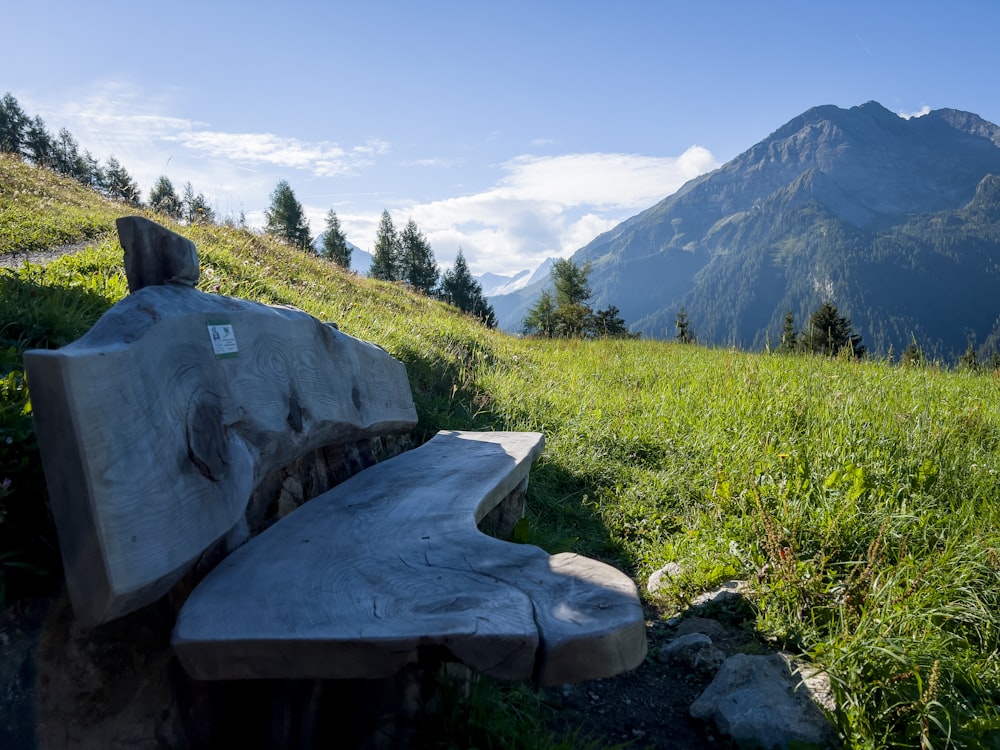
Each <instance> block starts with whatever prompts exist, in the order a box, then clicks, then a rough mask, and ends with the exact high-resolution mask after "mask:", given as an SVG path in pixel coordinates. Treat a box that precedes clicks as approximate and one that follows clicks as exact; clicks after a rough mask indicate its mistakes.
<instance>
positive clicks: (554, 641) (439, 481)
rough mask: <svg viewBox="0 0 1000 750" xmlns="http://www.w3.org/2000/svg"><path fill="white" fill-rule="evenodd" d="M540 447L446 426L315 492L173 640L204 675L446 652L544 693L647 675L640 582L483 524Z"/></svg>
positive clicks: (258, 674) (379, 672)
mask: <svg viewBox="0 0 1000 750" xmlns="http://www.w3.org/2000/svg"><path fill="white" fill-rule="evenodd" d="M542 443H543V440H542V436H541V435H540V434H538V433H518V432H441V433H438V435H437V436H436V437H434V438H433V439H432V440H431V441H429V442H428V443H425V444H424V445H423V446H421V447H419V448H417V449H415V450H411V451H407V452H405V453H403V454H402V455H399V456H397V457H395V458H392V459H389V460H388V461H385V462H382V463H380V464H378V465H376V466H374V467H372V468H370V469H367V470H365V471H362V472H361V473H360V474H357V475H355V476H354V477H352V478H351V479H349V480H348V481H346V482H344V483H343V484H340V485H338V486H336V487H334V488H333V489H331V490H329V491H328V492H326V493H324V494H322V495H320V496H319V497H317V498H314V499H313V500H312V501H310V502H309V503H307V504H306V505H304V506H302V507H301V508H299V509H298V510H296V511H294V512H293V513H292V514H290V515H289V516H287V517H285V518H284V519H282V520H281V521H279V522H278V523H277V524H275V525H274V526H272V527H271V528H269V529H268V530H267V531H265V532H264V533H262V534H261V535H260V536H258V537H256V538H254V539H253V540H251V541H250V542H249V543H248V544H246V545H245V546H243V547H242V548H240V549H238V550H236V551H235V552H233V553H232V554H231V555H229V556H228V557H227V558H226V559H225V560H224V561H223V562H222V563H221V564H220V565H219V566H218V567H216V568H215V569H214V570H213V571H212V573H211V574H209V576H208V577H207V578H206V579H205V580H204V581H202V583H201V584H200V585H199V586H198V588H197V589H196V590H195V591H194V593H193V594H192V595H191V596H190V598H189V599H188V600H187V603H186V604H185V605H184V608H183V609H182V610H181V613H180V615H179V617H178V620H177V624H176V627H175V630H174V638H173V643H174V650H175V652H176V653H177V655H178V657H179V658H180V660H181V662H182V664H183V665H184V666H185V668H186V670H187V671H188V673H189V674H191V675H192V676H194V677H196V678H201V679H232V678H291V677H295V678H301V677H311V678H330V677H336V678H360V677H367V678H378V677H388V676H391V675H393V674H395V673H397V672H398V671H399V670H400V669H401V668H402V667H403V666H404V665H406V664H408V663H415V662H416V661H417V660H418V657H419V652H420V650H421V648H424V647H436V648H439V649H443V650H444V651H446V652H447V653H448V656H449V657H450V658H452V659H454V660H456V661H459V662H461V663H463V664H465V665H466V666H468V667H470V668H472V669H474V670H476V671H477V672H481V673H483V674H487V675H490V676H493V677H497V678H502V679H535V680H536V681H538V682H540V683H542V684H557V683H565V682H574V681H577V680H580V679H591V678H596V677H605V676H608V675H612V674H617V673H619V672H622V671H624V670H626V669H630V668H632V667H634V666H636V665H637V664H638V663H639V662H641V660H642V658H643V657H644V656H645V624H644V621H643V619H642V611H641V608H640V606H639V602H638V597H637V596H636V593H635V587H634V585H633V584H632V582H631V580H630V579H629V578H628V577H627V576H625V575H624V574H622V573H621V572H619V571H618V570H616V569H614V568H612V567H610V566H608V565H605V564H603V563H599V562H596V561H594V560H589V559H587V558H584V557H581V556H579V555H573V554H562V555H555V556H552V557H550V556H549V555H548V554H547V553H546V552H544V551H543V550H541V549H539V548H538V547H534V546H530V545H518V544H511V543H509V542H504V541H500V540H498V539H493V538H491V537H488V536H486V535H484V534H483V533H482V532H481V531H479V530H478V528H477V526H476V523H477V521H478V520H480V519H481V518H482V517H483V516H485V515H486V513H487V512H489V510H491V509H492V508H493V507H494V506H495V505H496V504H497V503H499V502H500V501H501V500H502V499H503V498H504V497H506V496H507V495H509V494H510V492H511V491H513V490H514V489H515V488H516V487H517V485H518V484H520V483H522V482H523V481H524V480H526V478H527V474H528V469H529V468H530V466H531V463H532V461H533V460H534V458H535V456H536V455H538V453H539V452H540V451H541V448H542Z"/></svg>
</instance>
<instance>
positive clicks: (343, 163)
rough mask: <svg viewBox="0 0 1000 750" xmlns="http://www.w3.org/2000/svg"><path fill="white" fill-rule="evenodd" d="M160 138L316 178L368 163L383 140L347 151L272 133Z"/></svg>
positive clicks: (202, 132) (221, 156)
mask: <svg viewBox="0 0 1000 750" xmlns="http://www.w3.org/2000/svg"><path fill="white" fill-rule="evenodd" d="M163 140H166V141H171V142H175V143H178V144H180V145H181V146H183V147H184V148H187V149H190V150H192V151H196V152H202V153H204V154H207V155H208V156H211V157H213V158H216V159H224V160H228V161H233V162H241V163H244V164H248V165H261V164H263V165H268V166H272V167H289V168H291V169H301V170H304V171H308V172H311V173H312V174H314V175H315V176H317V177H343V176H345V175H350V174H355V173H357V171H358V170H359V169H360V168H362V167H365V166H368V165H370V164H372V161H373V160H372V157H373V156H375V155H378V154H382V153H385V152H386V151H387V150H388V145H387V144H386V143H385V142H384V141H369V142H367V143H365V144H363V145H361V146H356V147H355V148H353V149H351V150H349V151H348V150H346V149H344V148H342V147H341V146H339V145H337V144H335V143H330V142H328V141H319V142H307V141H301V140H299V139H297V138H288V137H283V136H279V135H274V134H273V133H221V132H217V131H211V130H190V131H187V132H183V133H178V134H176V135H168V136H163Z"/></svg>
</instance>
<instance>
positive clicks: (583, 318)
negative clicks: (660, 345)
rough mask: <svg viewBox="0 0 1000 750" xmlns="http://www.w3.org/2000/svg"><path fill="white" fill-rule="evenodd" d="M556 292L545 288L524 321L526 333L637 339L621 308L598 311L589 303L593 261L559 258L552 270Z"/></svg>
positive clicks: (550, 335) (567, 336)
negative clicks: (595, 311)
mask: <svg viewBox="0 0 1000 750" xmlns="http://www.w3.org/2000/svg"><path fill="white" fill-rule="evenodd" d="M549 273H550V275H551V277H552V283H553V288H554V292H555V293H554V294H553V293H551V292H549V291H548V290H545V291H543V292H542V295H541V297H539V299H538V302H537V303H536V304H535V305H534V306H533V307H532V308H531V309H529V310H528V315H527V317H526V318H525V319H524V322H523V323H522V324H521V326H522V331H523V332H524V333H525V334H526V335H534V336H545V337H552V336H558V337H563V338H574V337H580V338H593V337H618V338H635V337H636V336H635V334H632V333H631V332H630V331H629V330H628V328H627V327H626V326H625V321H624V320H622V318H621V316H620V315H619V311H618V308H617V307H615V306H614V305H611V306H610V307H608V308H607V309H605V310H600V311H599V312H597V313H596V314H595V313H594V310H593V308H592V307H591V306H590V304H589V303H590V297H591V295H592V291H591V288H590V281H589V276H590V264H589V263H584V264H583V265H582V266H578V265H576V264H575V263H574V262H573V261H572V260H557V261H556V262H555V263H553V264H552V269H551V270H550V271H549Z"/></svg>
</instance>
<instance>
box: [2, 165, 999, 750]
mask: <svg viewBox="0 0 1000 750" xmlns="http://www.w3.org/2000/svg"><path fill="white" fill-rule="evenodd" d="M19 179H23V180H27V181H28V182H29V183H30V182H31V181H32V180H35V181H42V182H44V181H45V180H47V179H49V178H47V177H44V176H39V175H34V176H31V177H30V179H29V178H28V177H21V178H19ZM46 184H47V183H46ZM44 190H48V191H49V192H54V191H55V190H56V188H55V187H51V186H50V187H44ZM30 192H31V191H30V190H28V191H25V192H24V193H21V194H22V195H27V194H29V193H30ZM92 200H93V201H94V204H93V205H92V206H89V205H88V204H84V205H83V207H82V208H75V209H73V210H74V211H78V212H80V213H79V215H78V218H77V219H76V220H74V221H75V223H73V224H72V226H73V227H74V228H73V229H72V230H70V229H66V230H62V229H60V230H59V231H58V232H55V230H51V231H53V232H54V233H55V234H58V236H59V237H60V240H59V241H60V242H62V241H79V240H80V239H81V238H83V239H86V237H87V236H88V235H87V232H88V231H89V230H88V229H87V227H88V226H90V222H94V223H96V224H99V225H100V226H105V224H102V223H101V222H105V221H106V219H105V218H101V217H104V216H105V214H104V212H106V211H108V210H109V204H107V203H106V202H103V201H99V200H98V199H96V198H93V199H92ZM14 204H15V205H17V206H22V204H21V203H18V202H17V201H16V200H15V201H14ZM112 209H113V207H112ZM60 210H61V209H60ZM60 210H56V209H53V213H52V216H53V218H52V223H53V225H60V226H61V222H63V219H61V218H59V217H60V216H61V213H60ZM18 215H21V214H18ZM46 215H47V213H46V212H43V213H42V214H41V217H42V218H40V219H36V220H35V223H36V225H41V226H42V229H40V230H38V231H37V232H36V230H34V229H30V228H19V227H21V224H19V223H18V222H13V223H11V224H7V223H6V222H5V223H4V228H3V229H2V230H0V232H4V233H6V234H7V235H9V236H8V237H7V239H5V240H4V242H7V243H8V244H9V245H10V246H11V247H14V246H18V245H19V243H21V242H22V239H20V238H19V237H20V235H19V234H18V233H23V234H24V238H25V239H23V241H24V242H28V243H30V242H34V241H35V240H34V239H32V237H34V236H36V235H38V236H42V235H45V233H46V232H48V231H50V230H48V229H45V228H44V225H45V222H46V220H45V218H44V217H45V216H46ZM3 216H4V217H6V214H3ZM178 230H179V231H182V232H183V233H185V234H187V235H188V236H189V237H191V239H193V240H194V242H195V243H196V245H197V247H198V248H199V255H200V258H201V263H202V281H201V284H200V286H201V288H202V289H204V290H205V291H209V292H219V293H223V294H232V295H237V296H241V297H247V298H251V299H258V300H261V301H264V302H269V303H280V304H292V305H295V306H297V307H300V308H302V309H304V310H306V311H308V312H310V313H312V314H314V315H316V316H317V317H319V318H320V319H323V320H330V321H336V322H337V323H338V324H339V325H340V327H341V329H342V330H344V331H345V332H347V333H349V334H352V335H355V336H358V337H360V338H363V339H366V340H369V341H373V342H375V343H377V344H379V345H381V346H383V347H384V348H385V349H387V350H388V351H389V352H390V353H392V354H393V355H394V356H396V357H397V358H399V359H400V360H402V361H403V362H404V363H405V364H406V367H407V370H408V373H409V376H410V381H411V385H412V388H413V391H414V397H415V400H416V403H417V407H418V414H419V420H420V422H419V424H418V427H417V438H418V439H423V438H425V437H429V436H430V435H431V434H433V432H434V431H436V430H438V429H442V428H473V429H515V430H519V429H530V430H541V431H543V432H545V434H546V450H545V453H544V454H543V456H542V457H541V459H540V461H539V462H538V464H537V465H536V467H535V469H534V470H533V472H532V479H531V484H530V486H529V519H528V520H529V529H528V537H529V539H530V540H531V541H533V542H535V543H538V544H540V545H541V546H543V547H545V548H547V549H549V550H551V551H557V550H564V549H565V550H575V551H579V552H581V553H584V554H588V555H591V556H596V557H600V558H602V559H605V560H608V561H611V562H614V563H616V564H618V565H620V566H622V567H623V568H624V569H625V570H627V571H628V572H629V573H630V574H632V575H633V576H634V577H635V579H636V580H637V582H639V583H640V589H642V588H643V587H642V586H641V583H642V582H643V581H644V579H645V578H646V576H648V575H649V574H650V573H651V572H652V571H653V570H655V569H657V568H658V567H660V566H662V565H663V564H665V563H667V562H679V563H680V564H681V569H682V572H681V573H680V574H679V575H677V576H675V577H674V578H673V580H672V587H671V588H670V589H669V590H668V591H665V592H663V593H661V594H660V595H658V596H657V597H656V600H655V603H656V604H658V605H659V606H660V607H661V608H662V611H663V613H664V615H665V616H669V615H671V614H673V613H674V612H676V611H679V610H681V609H682V608H683V606H684V603H685V602H686V601H688V600H689V599H690V597H692V596H693V595H694V594H696V593H698V592H700V591H701V590H703V589H705V588H706V587H708V586H711V585H713V584H716V583H718V582H720V581H723V580H725V579H728V578H731V577H739V578H742V579H744V580H746V581H748V582H749V584H750V587H751V598H752V603H753V613H754V616H755V619H754V622H753V625H754V627H756V629H757V631H758V633H759V635H760V637H761V638H762V639H764V640H766V641H770V642H773V643H774V644H776V645H783V646H785V647H788V648H791V649H794V650H796V651H798V652H800V653H801V654H803V655H804V656H805V657H806V658H808V659H811V660H812V661H814V662H815V663H816V664H817V665H819V666H820V667H822V668H823V669H825V670H826V671H827V672H828V673H829V675H830V677H831V679H832V683H833V686H834V689H835V692H836V695H837V699H838V704H839V709H838V712H837V715H836V720H837V722H838V724H839V726H840V728H841V731H842V733H843V735H844V737H845V739H846V741H847V744H848V745H849V746H851V747H858V748H861V747H989V746H997V747H1000V739H998V738H1000V716H998V710H997V705H998V701H1000V667H998V662H1000V659H998V656H1000V655H998V647H1000V639H998V618H1000V601H998V598H1000V593H998V592H1000V580H998V578H1000V574H998V570H1000V530H998V529H1000V527H998V502H1000V501H998V497H1000V474H998V472H1000V398H998V396H1000V380H998V376H996V375H992V374H975V373H954V372H948V371H943V370H938V369H933V368H900V367H897V366H893V365H891V364H889V363H886V362H861V363H857V362H853V361H840V360H831V359H826V358H818V357H813V356H794V355H768V354H750V353H743V352H737V351H728V350H710V349H704V348H700V347H695V346H689V345H679V344H674V343H663V342H651V341H629V342H622V341H590V342H581V341H528V340H521V339H516V338H512V337H508V336H505V335H503V334H501V333H497V332H494V331H487V330H485V329H483V328H482V327H481V326H479V325H477V324H476V323H475V322H474V321H473V320H471V319H470V318H468V317H466V316H463V315H460V314H458V313H457V312H456V311H454V310H452V309H450V308H448V307H446V306H445V305H443V304H441V303H438V302H435V301H432V300H429V299H427V298H425V297H420V296H418V295H414V294H411V293H410V292H408V291H406V290H405V289H403V288H401V287H399V286H396V285H392V284H385V283H381V282H376V281H371V280H368V279H362V278H358V277H355V276H353V275H352V274H349V273H346V272H343V271H341V270H340V269H338V268H336V267H335V266H333V265H331V264H329V263H326V262H324V261H321V260H318V259H315V258H310V257H307V256H306V255H304V254H302V253H300V252H297V251H294V250H289V249H287V248H284V247H281V246H280V245H276V244H274V243H272V242H270V241H269V240H266V239H265V238H262V237H259V236H256V235H254V234H252V233H249V232H245V231H240V230H235V229H229V228H224V227H214V226H208V227H182V228H178ZM32 233H34V234H32ZM46 236H47V235H46ZM48 241H49V240H46V242H48ZM92 242H93V247H92V248H91V249H89V250H87V251H85V252H84V253H81V254H79V255H75V256H73V257H70V258H65V259H63V260H61V261H59V262H56V263H53V264H52V265H49V266H46V267H44V268H38V269H22V270H21V271H18V272H16V273H13V272H8V275H7V276H6V277H5V283H9V284H10V285H11V286H10V288H11V289H16V290H18V293H19V294H22V296H21V297H19V298H17V299H18V300H20V301H13V302H11V303H10V304H4V303H6V301H7V296H8V291H7V288H6V287H5V290H4V293H3V295H0V305H2V307H0V310H2V314H3V316H4V317H3V319H2V322H0V325H2V326H3V328H0V331H3V332H4V333H3V335H4V336H5V338H4V341H3V343H2V346H0V349H2V350H3V351H4V352H6V354H5V355H4V358H3V360H2V364H3V369H2V370H0V377H2V378H7V379H8V380H9V381H10V385H9V387H8V388H6V390H3V391H0V404H2V405H3V408H4V411H0V415H4V416H3V417H2V419H0V430H4V432H0V438H3V437H5V436H6V437H12V438H13V437H14V436H17V437H16V440H14V439H12V443H11V444H7V445H11V446H12V447H11V448H10V450H8V453H7V454H5V460H6V461H7V463H5V464H4V465H5V466H12V465H13V463H18V465H21V466H34V465H37V455H36V454H35V453H34V452H33V448H32V447H31V438H30V418H29V416H28V415H29V414H30V404H29V403H28V401H27V391H26V390H25V389H24V384H23V377H22V376H21V375H20V371H19V353H20V351H22V350H23V349H24V348H25V347H27V346H54V345H59V344H60V343H63V342H65V340H67V339H68V338H72V337H75V336H76V335H78V331H80V330H81V329H85V328H86V327H87V326H88V325H89V324H90V323H91V322H92V320H93V318H94V317H95V316H96V315H97V314H99V313H100V311H101V310H102V309H104V308H105V307H106V306H108V305H110V304H111V303H112V302H113V301H114V300H115V299H117V298H120V297H121V296H122V295H124V294H125V284H124V281H123V279H122V276H121V271H120V266H121V251H120V249H119V248H118V247H117V242H116V241H115V240H114V239H112V238H104V236H103V235H100V234H98V235H96V238H95V239H93V240H92ZM11 299H12V300H14V297H13V296H12V297H11ZM4 382H7V381H4ZM18 430H20V432H17V431H18ZM4 444H6V443H4ZM18 446H21V447H20V448H19V447H18ZM0 447H2V446H0ZM2 479H3V477H0V480H2ZM34 481H36V482H40V474H37V475H36V479H35V480H34ZM22 484H23V486H21V487H19V486H17V484H12V486H11V487H10V488H8V489H5V490H2V491H0V494H2V492H7V493H8V494H6V495H5V496H0V503H4V504H5V506H6V508H7V509H8V512H9V514H10V515H11V516H15V515H17V513H15V512H14V509H16V508H19V507H28V506H29V505H31V504H32V503H34V504H35V506H34V507H36V508H37V507H38V505H37V504H38V502H39V501H38V498H39V497H41V496H42V493H41V488H40V486H37V485H36V486H32V485H31V482H30V481H25V482H23V483H22ZM19 493H20V494H19ZM29 516H30V514H28V515H26V516H23V517H24V518H28V517H29ZM4 525H9V521H8V524H0V543H4V544H6V543H8V542H5V541H3V540H4V539H9V537H4V536H3V533H2V529H3V527H4ZM7 551H8V548H0V554H2V553H4V552H7ZM2 559H3V558H2V557H0V560H2ZM501 693H502V691H501ZM512 696H513V697H512ZM498 700H503V701H509V702H510V703H509V707H510V708H511V715H512V716H517V715H520V714H521V713H523V712H525V711H528V709H527V708H525V706H526V705H528V704H530V703H531V701H527V702H526V701H525V700H524V695H523V694H520V693H517V692H516V691H515V692H511V693H509V694H507V697H504V696H503V695H500V697H499V698H498ZM531 710H532V711H533V710H535V709H531ZM538 710H541V709H538ZM474 714H475V711H474V710H470V712H469V715H474ZM472 724H473V725H474V724H476V722H475V721H473V722H472ZM470 726H471V725H470ZM521 726H524V727H525V730H524V731H525V733H526V735H531V738H530V739H531V742H530V743H529V741H528V738H527V737H525V738H524V745H523V746H529V745H533V746H539V745H538V740H539V733H538V730H537V727H535V728H530V726H529V724H522V725H521ZM531 726H534V725H531ZM449 731H459V730H457V729H454V728H453V730H449ZM461 731H462V732H464V733H465V736H466V738H467V739H468V738H470V737H473V736H475V734H476V731H478V730H477V729H476V728H475V727H472V728H468V727H467V728H466V729H463V730H461ZM514 734H516V732H514ZM542 739H543V740H544V738H542ZM468 741H469V742H472V741H474V740H473V739H468ZM459 744H460V742H459Z"/></svg>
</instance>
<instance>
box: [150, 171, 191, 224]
mask: <svg viewBox="0 0 1000 750" xmlns="http://www.w3.org/2000/svg"><path fill="white" fill-rule="evenodd" d="M149 207H150V208H151V209H153V210H154V211H159V212H160V213H163V214H166V215H167V216H169V217H170V218H171V219H180V218H181V217H182V216H183V213H184V210H183V206H182V205H181V199H180V198H178V197H177V193H176V192H175V191H174V185H173V183H172V182H171V181H170V178H169V177H167V176H166V175H161V176H160V177H158V178H157V179H156V182H155V183H154V184H153V189H152V190H150V191H149Z"/></svg>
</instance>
